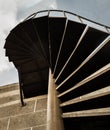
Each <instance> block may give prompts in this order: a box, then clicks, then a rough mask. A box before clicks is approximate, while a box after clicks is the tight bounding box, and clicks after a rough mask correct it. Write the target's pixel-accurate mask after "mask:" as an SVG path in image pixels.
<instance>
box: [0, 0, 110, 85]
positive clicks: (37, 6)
mask: <svg viewBox="0 0 110 130" xmlns="http://www.w3.org/2000/svg"><path fill="white" fill-rule="evenodd" d="M45 9H63V10H67V11H71V12H74V13H77V14H79V15H82V16H84V17H88V18H89V19H92V20H95V21H97V22H100V23H103V24H105V25H109V26H110V0H70V1H69V0H0V86H2V85H5V84H10V83H14V82H18V76H17V70H16V69H15V67H14V66H13V64H12V63H9V61H8V59H7V58H6V57H5V50H4V49H3V46H4V43H5V38H6V37H7V35H8V33H9V32H10V30H11V29H12V28H13V27H14V26H15V25H17V24H18V23H19V22H20V21H21V20H23V19H24V18H26V17H27V16H28V15H30V14H32V13H34V12H36V11H39V10H45Z"/></svg>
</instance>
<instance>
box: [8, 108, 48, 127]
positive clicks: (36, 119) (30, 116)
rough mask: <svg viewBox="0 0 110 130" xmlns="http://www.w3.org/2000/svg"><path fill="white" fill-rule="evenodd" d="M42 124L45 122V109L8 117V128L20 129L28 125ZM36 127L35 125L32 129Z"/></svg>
mask: <svg viewBox="0 0 110 130" xmlns="http://www.w3.org/2000/svg"><path fill="white" fill-rule="evenodd" d="M43 124H46V110H44V111H37V112H32V113H27V114H23V115H19V116H13V117H10V124H9V130H19V129H20V130H21V129H25V128H28V127H33V126H39V125H43ZM16 126H17V127H16ZM38 128H39V127H38ZM41 128H42V127H41ZM36 129H37V127H36V128H34V130H36ZM37 130H38V129H37ZM39 130H40V128H39ZM42 130H43V129H42Z"/></svg>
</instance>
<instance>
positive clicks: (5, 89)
mask: <svg viewBox="0 0 110 130" xmlns="http://www.w3.org/2000/svg"><path fill="white" fill-rule="evenodd" d="M18 88H19V84H18V83H14V84H11V85H10V84H9V85H5V86H0V94H1V93H4V92H9V91H12V90H18Z"/></svg>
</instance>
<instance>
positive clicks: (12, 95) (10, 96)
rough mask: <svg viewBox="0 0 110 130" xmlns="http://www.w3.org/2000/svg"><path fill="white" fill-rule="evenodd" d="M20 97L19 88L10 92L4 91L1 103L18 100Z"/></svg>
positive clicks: (0, 96)
mask: <svg viewBox="0 0 110 130" xmlns="http://www.w3.org/2000/svg"><path fill="white" fill-rule="evenodd" d="M19 98H20V97H19V90H13V91H9V92H4V93H1V94H0V105H1V104H5V103H8V102H10V101H15V100H18V99H19Z"/></svg>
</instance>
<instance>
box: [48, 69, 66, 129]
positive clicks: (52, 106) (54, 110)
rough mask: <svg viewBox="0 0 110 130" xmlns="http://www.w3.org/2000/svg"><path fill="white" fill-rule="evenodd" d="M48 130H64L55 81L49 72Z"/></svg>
mask: <svg viewBox="0 0 110 130" xmlns="http://www.w3.org/2000/svg"><path fill="white" fill-rule="evenodd" d="M47 130H64V127H63V120H62V117H61V110H60V107H59V100H58V97H57V91H56V85H55V80H54V79H53V74H52V73H51V70H49V85H48V101H47Z"/></svg>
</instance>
